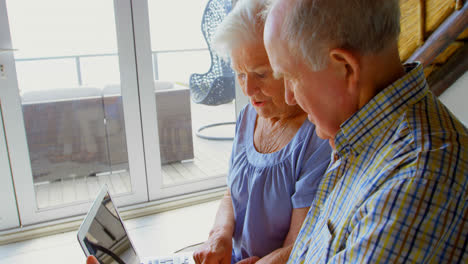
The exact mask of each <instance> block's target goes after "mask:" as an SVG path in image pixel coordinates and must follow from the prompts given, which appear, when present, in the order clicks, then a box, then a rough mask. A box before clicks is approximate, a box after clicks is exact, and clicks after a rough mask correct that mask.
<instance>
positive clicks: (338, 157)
mask: <svg viewBox="0 0 468 264" xmlns="http://www.w3.org/2000/svg"><path fill="white" fill-rule="evenodd" d="M333 159H334V160H335V161H337V160H339V159H340V155H338V153H335V155H333Z"/></svg>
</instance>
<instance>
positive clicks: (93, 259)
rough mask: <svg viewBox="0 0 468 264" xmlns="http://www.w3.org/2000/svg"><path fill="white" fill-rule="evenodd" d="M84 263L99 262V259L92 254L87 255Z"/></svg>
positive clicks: (93, 263)
mask: <svg viewBox="0 0 468 264" xmlns="http://www.w3.org/2000/svg"><path fill="white" fill-rule="evenodd" d="M86 264H99V261H98V260H97V259H96V258H95V257H94V256H89V257H88V259H87V260H86Z"/></svg>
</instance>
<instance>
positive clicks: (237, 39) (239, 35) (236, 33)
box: [213, 0, 266, 59]
mask: <svg viewBox="0 0 468 264" xmlns="http://www.w3.org/2000/svg"><path fill="white" fill-rule="evenodd" d="M265 11H266V0H239V1H237V3H236V5H235V6H234V8H233V10H232V11H231V12H230V13H229V14H228V15H227V16H226V18H224V20H223V22H221V24H220V25H219V26H218V28H217V29H216V32H215V34H214V37H213V48H214V51H215V52H216V54H218V55H219V56H220V57H222V58H224V59H228V58H229V57H230V56H231V52H232V51H233V50H234V49H236V48H238V47H240V46H242V45H246V44H251V43H258V42H260V43H263V28H264V26H265V17H266V13H265Z"/></svg>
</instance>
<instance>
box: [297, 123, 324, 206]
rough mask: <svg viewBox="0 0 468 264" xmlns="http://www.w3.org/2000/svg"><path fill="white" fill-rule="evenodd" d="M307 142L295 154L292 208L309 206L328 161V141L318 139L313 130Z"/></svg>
mask: <svg viewBox="0 0 468 264" xmlns="http://www.w3.org/2000/svg"><path fill="white" fill-rule="evenodd" d="M311 133H312V135H311V136H310V139H309V142H308V143H307V144H305V146H304V148H303V149H301V151H299V153H298V156H297V164H298V167H297V171H298V173H297V176H296V179H297V180H296V184H295V192H294V194H293V195H292V197H291V202H292V205H293V208H303V207H310V206H311V204H312V201H313V200H314V197H315V194H316V192H317V190H318V188H319V184H320V181H321V179H322V177H323V175H324V173H325V171H326V169H327V167H328V164H329V163H330V153H331V148H330V145H329V143H328V141H326V140H323V139H320V138H319V137H318V136H317V135H316V134H315V130H313V131H312V132H311Z"/></svg>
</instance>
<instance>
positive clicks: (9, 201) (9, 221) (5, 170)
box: [0, 51, 19, 230]
mask: <svg viewBox="0 0 468 264" xmlns="http://www.w3.org/2000/svg"><path fill="white" fill-rule="evenodd" d="M1 58H2V54H1V51H0V67H1V61H2V59H1ZM1 84H2V79H1V78H0V86H1ZM0 199H1V200H2V210H1V211H0V230H4V229H9V228H14V227H18V226H19V219H18V211H17V209H16V199H15V193H14V191H13V181H12V178H11V171H10V159H9V158H8V150H7V147H6V142H5V134H4V132H3V118H2V104H1V102H0Z"/></svg>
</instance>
